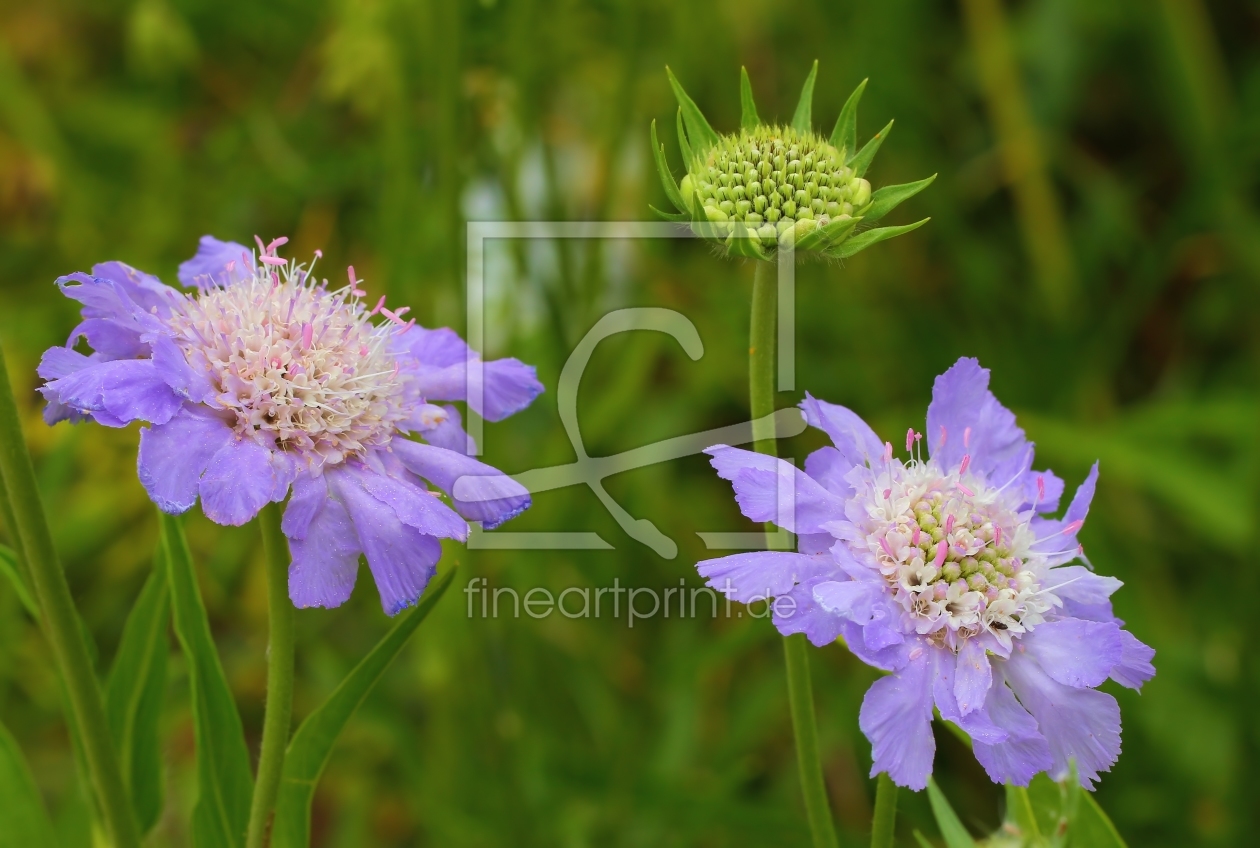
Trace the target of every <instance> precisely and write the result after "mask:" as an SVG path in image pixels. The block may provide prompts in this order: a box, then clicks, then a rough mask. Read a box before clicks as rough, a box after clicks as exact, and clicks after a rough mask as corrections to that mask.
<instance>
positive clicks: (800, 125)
mask: <svg viewBox="0 0 1260 848" xmlns="http://www.w3.org/2000/svg"><path fill="white" fill-rule="evenodd" d="M817 78H818V60H817V59H815V60H814V67H812V68H810V69H809V76H807V77H805V85H803V86H801V99H800V100H798V101H797V103H796V112H794V113H793V114H792V129H794V130H796V131H797V132H798V133H807V132H809V129H810V124H811V122H812V121H813V119H814V115H813V110H814V80H816V79H817Z"/></svg>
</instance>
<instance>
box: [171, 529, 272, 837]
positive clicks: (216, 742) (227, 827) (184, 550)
mask: <svg viewBox="0 0 1260 848" xmlns="http://www.w3.org/2000/svg"><path fill="white" fill-rule="evenodd" d="M160 521H161V525H162V556H161V557H159V561H165V563H166V565H167V567H168V569H169V577H170V587H171V608H172V611H173V613H174V616H173V618H174V621H175V635H176V636H177V637H178V638H179V644H180V647H181V648H182V649H183V652H184V660H185V662H186V663H187V664H188V683H189V686H190V688H191V691H192V713H193V729H194V732H195V738H196V746H197V805H196V807H195V808H194V809H193V814H192V827H191V830H192V844H193V845H194V846H197V848H211V847H212V846H213V848H220V846H222V848H228V846H237V845H243V844H244V842H245V824H246V821H247V820H248V818H249V802H250V795H251V793H252V791H253V786H254V779H253V775H252V773H251V771H250V765H249V752H248V751H247V750H246V748H245V734H244V731H243V729H242V727H241V717H240V715H239V714H238V713H237V711H236V704H235V702H234V701H233V700H232V690H231V689H230V688H229V687H228V683H227V679H226V678H225V677H224V674H223V666H222V665H221V664H220V662H219V655H218V651H217V650H216V649H215V645H214V638H213V636H211V634H210V622H209V621H208V620H207V619H206V608H205V605H204V604H203V603H202V600H201V591H200V589H198V587H197V574H196V571H195V569H194V566H193V562H192V554H191V552H190V551H189V550H188V542H187V540H186V539H185V538H184V529H183V526H182V525H181V524H180V519H179V517H178V516H173V515H167V514H165V513H161V514H160Z"/></svg>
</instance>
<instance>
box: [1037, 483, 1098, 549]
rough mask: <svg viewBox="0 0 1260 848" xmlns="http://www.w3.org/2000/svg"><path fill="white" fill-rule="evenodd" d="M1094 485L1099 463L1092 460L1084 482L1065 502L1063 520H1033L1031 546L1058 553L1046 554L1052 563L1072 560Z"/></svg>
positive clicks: (1092, 497)
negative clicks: (1033, 536)
mask: <svg viewBox="0 0 1260 848" xmlns="http://www.w3.org/2000/svg"><path fill="white" fill-rule="evenodd" d="M1097 485H1098V463H1097V462H1095V463H1094V466H1093V468H1091V469H1090V470H1089V475H1088V476H1087V477H1086V478H1085V481H1084V482H1083V483H1081V485H1080V486H1078V487H1077V489H1076V494H1075V495H1073V496H1072V503H1070V504H1068V508H1067V512H1065V513H1064V514H1063V518H1062V519H1060V520H1057V521H1056V520H1053V519H1051V520H1046V519H1041V518H1037V519H1033V521H1032V528H1033V531H1034V532H1036V534H1037V541H1036V542H1034V543H1033V545H1032V549H1033V550H1034V551H1037V552H1039V553H1044V554H1057V556H1050V557H1049V559H1050V562H1051V564H1052V565H1056V564H1058V563H1060V562H1071V561H1072V560H1073V559H1075V558H1076V557H1077V548H1078V546H1079V544H1080V543H1079V542H1078V541H1077V536H1078V535H1079V533H1080V529H1081V526H1082V525H1083V524H1084V523H1085V518H1086V516H1088V515H1089V505H1090V503H1092V502H1093V500H1094V489H1095V488H1096V487H1097Z"/></svg>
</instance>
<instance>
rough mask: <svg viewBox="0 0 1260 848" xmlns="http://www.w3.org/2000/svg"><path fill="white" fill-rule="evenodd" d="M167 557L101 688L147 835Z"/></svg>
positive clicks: (155, 793) (155, 787) (156, 797)
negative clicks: (103, 687) (107, 679)
mask: <svg viewBox="0 0 1260 848" xmlns="http://www.w3.org/2000/svg"><path fill="white" fill-rule="evenodd" d="M166 575H167V565H166V557H165V556H164V555H163V552H162V550H161V548H160V547H159V549H158V552H157V555H156V557H155V558H154V564H153V573H152V574H150V575H149V579H148V580H147V581H145V584H144V588H143V589H142V590H141V591H140V597H139V598H138V599H137V600H136V604H135V606H134V607H132V609H131V614H130V615H128V616H127V623H126V624H125V625H124V626H123V635H122V642H121V643H120V644H119V646H118V654H117V656H115V658H114V667H113V668H112V669H111V670H110V674H109V681H108V682H107V683H106V686H105V716H106V719H107V720H108V721H109V731H110V735H111V736H112V737H113V739H114V748H115V750H117V751H118V759H119V766H120V768H121V769H122V774H123V780H125V781H126V782H127V787H128V789H130V791H131V805H132V809H134V810H135V814H136V822H137V823H138V824H139V825H140V832H141V833H142V834H143V833H147V832H148V830H149V829H150V828H152V827H153V825H154V824H156V823H157V820H158V816H159V815H161V813H162V749H161V740H160V737H159V734H158V729H159V725H160V721H161V718H162V703H163V700H164V698H165V695H166V658H167V655H168V653H169V652H170V644H169V642H168V641H167V627H168V621H169V620H170V596H169V594H168V593H167V581H166Z"/></svg>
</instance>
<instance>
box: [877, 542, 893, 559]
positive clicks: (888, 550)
mask: <svg viewBox="0 0 1260 848" xmlns="http://www.w3.org/2000/svg"><path fill="white" fill-rule="evenodd" d="M879 546H880V547H881V548H883V549H884V553H886V554H888V555H889V556H890V557H892V558H893V559H896V558H897V556H896V555H895V554H894V553H893V552H892V548H891V547H889V545H888V540H887V539H880V540H879Z"/></svg>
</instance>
